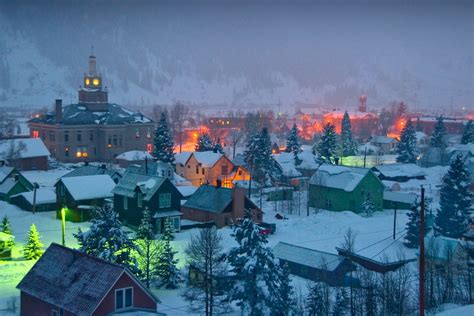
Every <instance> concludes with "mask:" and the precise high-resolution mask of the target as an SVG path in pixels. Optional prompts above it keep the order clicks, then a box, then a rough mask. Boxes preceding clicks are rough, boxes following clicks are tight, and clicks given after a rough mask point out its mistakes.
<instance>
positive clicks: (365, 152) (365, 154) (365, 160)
mask: <svg viewBox="0 0 474 316" xmlns="http://www.w3.org/2000/svg"><path fill="white" fill-rule="evenodd" d="M364 148H365V149H364V168H365V164H366V162H367V147H365V146H364Z"/></svg>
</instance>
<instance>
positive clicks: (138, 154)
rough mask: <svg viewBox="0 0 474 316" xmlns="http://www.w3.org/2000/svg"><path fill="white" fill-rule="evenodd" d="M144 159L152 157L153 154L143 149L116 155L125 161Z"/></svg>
mask: <svg viewBox="0 0 474 316" xmlns="http://www.w3.org/2000/svg"><path fill="white" fill-rule="evenodd" d="M145 158H146V159H150V160H151V159H153V156H152V155H150V153H149V152H147V151H144V150H130V151H126V152H124V153H121V154H120V155H118V156H117V158H116V159H119V160H126V161H141V160H145Z"/></svg>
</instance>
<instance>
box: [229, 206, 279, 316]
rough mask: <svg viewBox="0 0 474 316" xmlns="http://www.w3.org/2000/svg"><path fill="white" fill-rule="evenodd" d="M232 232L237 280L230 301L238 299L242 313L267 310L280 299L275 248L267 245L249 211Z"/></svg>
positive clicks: (231, 254)
mask: <svg viewBox="0 0 474 316" xmlns="http://www.w3.org/2000/svg"><path fill="white" fill-rule="evenodd" d="M233 236H234V237H235V240H236V241H237V243H238V246H237V247H234V248H232V249H231V250H230V252H229V255H228V262H229V264H230V266H231V272H232V273H234V274H235V276H236V282H235V284H234V285H233V286H232V288H231V289H230V291H229V301H236V302H237V303H236V304H237V306H239V307H240V309H241V311H242V314H245V315H262V314H268V313H269V311H270V309H271V305H272V303H274V302H275V300H277V301H280V299H277V298H276V297H275V295H277V289H278V286H279V283H280V278H281V277H280V275H281V270H280V268H279V265H278V264H277V262H276V260H275V258H274V256H273V252H272V250H271V249H270V248H268V247H266V246H265V244H266V243H267V239H266V236H265V235H263V234H260V229H259V227H258V226H257V225H256V224H255V223H254V222H253V221H252V219H251V217H250V213H249V212H248V211H247V212H246V217H245V219H244V220H243V221H242V224H241V225H240V226H236V227H235V228H234V233H233Z"/></svg>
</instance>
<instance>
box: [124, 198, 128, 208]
mask: <svg viewBox="0 0 474 316" xmlns="http://www.w3.org/2000/svg"><path fill="white" fill-rule="evenodd" d="M123 209H124V210H128V197H126V196H124V197H123Z"/></svg>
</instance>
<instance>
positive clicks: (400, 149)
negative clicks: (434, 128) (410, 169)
mask: <svg viewBox="0 0 474 316" xmlns="http://www.w3.org/2000/svg"><path fill="white" fill-rule="evenodd" d="M397 154H398V156H397V158H396V160H397V162H400V163H416V157H417V150H416V135H415V129H414V128H413V124H412V123H411V121H410V120H407V123H406V124H405V127H404V128H403V130H402V134H401V135H400V141H399V142H398V145H397Z"/></svg>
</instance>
